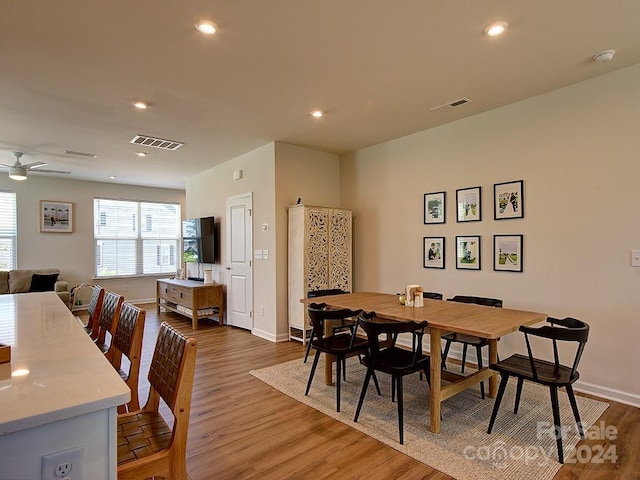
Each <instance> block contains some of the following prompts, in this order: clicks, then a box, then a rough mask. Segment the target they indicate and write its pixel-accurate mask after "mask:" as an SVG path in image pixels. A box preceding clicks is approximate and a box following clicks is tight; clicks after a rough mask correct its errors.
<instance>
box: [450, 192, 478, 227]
mask: <svg viewBox="0 0 640 480" xmlns="http://www.w3.org/2000/svg"><path fill="white" fill-rule="evenodd" d="M481 192H482V187H471V188H461V189H459V190H456V204H457V210H458V219H457V220H458V222H478V221H480V220H482V214H481V212H482V208H481V207H482V205H481V198H480V194H481Z"/></svg>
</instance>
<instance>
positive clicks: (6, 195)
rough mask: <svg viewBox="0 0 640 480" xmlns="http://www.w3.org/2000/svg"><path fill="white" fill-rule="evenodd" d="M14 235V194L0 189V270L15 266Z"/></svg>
mask: <svg viewBox="0 0 640 480" xmlns="http://www.w3.org/2000/svg"><path fill="white" fill-rule="evenodd" d="M16 236H17V214H16V194H15V192H3V191H0V270H13V269H15V268H16V264H17V261H16V250H17V241H16Z"/></svg>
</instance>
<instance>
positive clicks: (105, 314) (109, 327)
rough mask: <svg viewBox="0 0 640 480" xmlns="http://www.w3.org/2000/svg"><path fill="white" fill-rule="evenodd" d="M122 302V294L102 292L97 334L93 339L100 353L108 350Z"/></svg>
mask: <svg viewBox="0 0 640 480" xmlns="http://www.w3.org/2000/svg"><path fill="white" fill-rule="evenodd" d="M123 302H124V297H123V296H122V295H118V294H117V293H114V292H109V291H106V292H105V294H104V300H103V301H102V308H101V309H100V317H99V318H98V334H97V337H96V339H95V340H94V342H95V343H96V345H97V346H98V348H99V349H100V350H101V351H102V353H107V351H108V350H109V345H110V343H111V341H112V339H113V335H114V333H115V331H116V327H117V326H118V318H119V316H120V308H122V303H123ZM107 334H108V336H107Z"/></svg>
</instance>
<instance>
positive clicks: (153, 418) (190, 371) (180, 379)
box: [118, 322, 198, 480]
mask: <svg viewBox="0 0 640 480" xmlns="http://www.w3.org/2000/svg"><path fill="white" fill-rule="evenodd" d="M197 348H198V343H197V341H196V339H195V338H188V337H186V336H184V335H182V334H181V333H180V332H179V331H177V330H176V329H174V328H173V327H171V326H169V324H167V323H166V322H163V323H162V325H161V326H160V331H159V332H158V339H157V341H156V346H155V350H154V352H153V358H152V359H151V365H150V367H149V375H148V377H147V378H148V379H149V385H150V388H149V399H148V400H147V403H146V405H145V406H144V407H143V408H142V409H141V410H137V411H134V412H129V413H125V414H122V415H118V480H139V479H144V478H149V477H154V476H160V477H165V478H167V479H171V480H186V479H187V467H186V450H187V433H188V430H189V414H190V411H191V393H192V390H193V375H194V371H195V363H196V351H197ZM161 399H162V401H163V402H164V403H165V404H166V405H167V406H168V407H169V409H170V410H171V413H172V414H173V423H172V427H169V425H168V424H167V423H166V422H165V420H164V419H163V417H162V415H160V412H159V408H160V400H161Z"/></svg>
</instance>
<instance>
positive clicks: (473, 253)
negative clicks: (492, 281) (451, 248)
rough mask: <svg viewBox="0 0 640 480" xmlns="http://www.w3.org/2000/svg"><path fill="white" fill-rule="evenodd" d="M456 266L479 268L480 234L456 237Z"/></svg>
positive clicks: (468, 268) (465, 268) (470, 268)
mask: <svg viewBox="0 0 640 480" xmlns="http://www.w3.org/2000/svg"><path fill="white" fill-rule="evenodd" d="M456 268H459V269H463V270H480V235H472V236H468V235H467V236H464V237H461V236H457V237H456Z"/></svg>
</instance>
